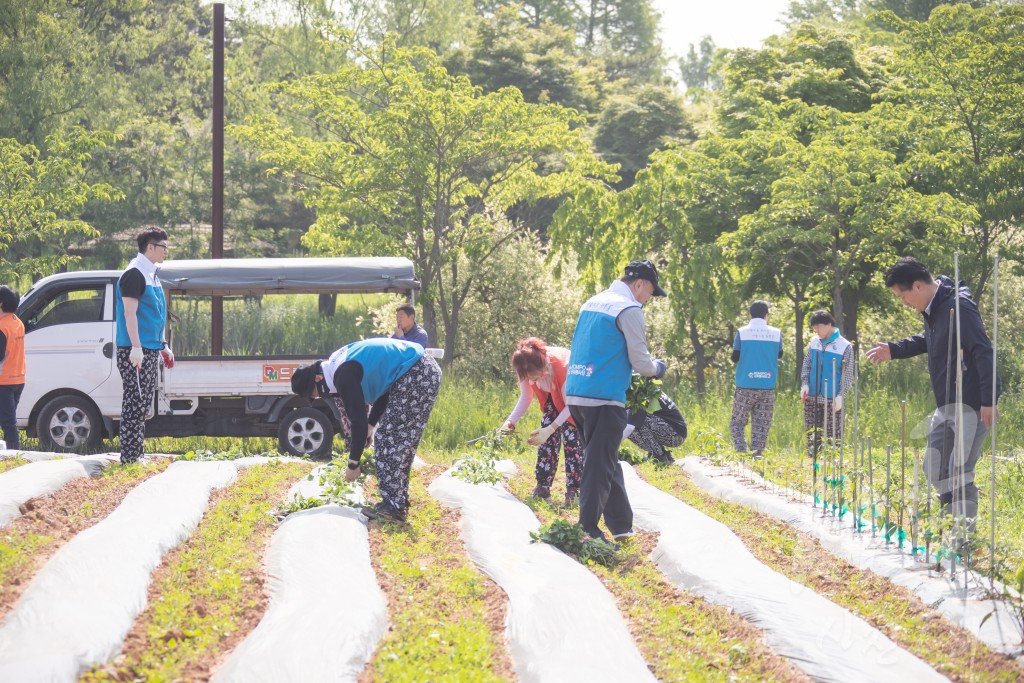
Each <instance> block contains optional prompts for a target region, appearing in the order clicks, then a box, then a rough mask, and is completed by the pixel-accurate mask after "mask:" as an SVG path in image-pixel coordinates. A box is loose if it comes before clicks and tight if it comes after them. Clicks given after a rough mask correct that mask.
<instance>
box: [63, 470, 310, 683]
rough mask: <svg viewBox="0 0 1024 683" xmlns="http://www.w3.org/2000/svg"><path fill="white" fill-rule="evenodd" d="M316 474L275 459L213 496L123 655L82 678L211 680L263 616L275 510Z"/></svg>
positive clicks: (155, 583) (157, 584) (154, 590)
mask: <svg viewBox="0 0 1024 683" xmlns="http://www.w3.org/2000/svg"><path fill="white" fill-rule="evenodd" d="M309 468H310V465H309V464H307V463H296V462H283V461H271V462H269V463H267V464H265V465H258V466H254V467H251V468H249V469H247V470H244V471H242V472H240V474H239V477H238V479H237V480H236V481H235V483H233V484H232V485H231V486H229V487H228V488H226V489H221V490H219V491H216V492H214V494H213V495H212V497H211V502H210V507H209V509H208V510H207V513H206V515H205V516H204V517H203V520H202V522H201V523H200V524H199V526H198V527H196V529H195V530H194V531H193V533H192V534H191V535H190V536H189V538H188V540H187V541H185V543H183V544H182V545H181V546H179V547H178V548H177V549H175V550H174V551H172V552H171V553H169V554H168V555H167V556H165V557H164V562H163V564H162V566H161V567H160V568H159V569H157V571H156V572H155V573H154V574H153V580H152V583H151V584H150V588H149V597H148V600H147V602H148V606H147V607H146V609H145V610H144V611H143V612H142V613H141V614H140V615H139V616H138V618H137V619H136V620H135V624H134V625H133V627H132V630H131V631H130V632H129V634H128V636H127V638H126V639H125V643H124V646H123V649H122V654H121V656H120V657H118V658H117V660H116V662H115V663H113V664H109V665H107V666H102V667H97V668H96V669H93V670H92V671H90V672H87V673H86V674H85V675H84V676H83V678H82V680H83V681H88V682H91V683H95V682H96V681H124V680H146V681H172V680H200V679H201V680H206V679H207V678H208V677H209V673H210V670H211V668H212V667H213V666H214V665H215V664H216V662H217V659H218V657H220V656H221V655H222V653H224V652H226V651H227V650H229V649H230V648H231V647H233V646H234V645H236V644H237V643H238V642H241V640H242V638H244V637H245V635H247V634H248V632H249V631H251V630H252V629H253V628H254V627H255V626H256V624H257V623H259V620H260V618H261V617H262V616H263V612H264V610H265V609H266V595H265V591H264V590H263V584H264V581H265V580H266V579H265V575H264V569H263V551H264V549H265V547H266V544H267V541H268V539H269V538H270V535H271V534H272V533H273V531H274V528H275V524H274V521H275V520H274V518H273V516H272V515H271V514H270V512H271V510H273V509H274V507H275V506H276V505H277V504H278V503H279V502H280V501H281V499H282V498H284V496H285V495H286V493H287V491H288V489H289V488H290V487H291V486H292V484H293V483H294V482H295V481H296V480H298V479H300V478H301V477H303V476H305V475H306V474H307V473H308V472H309Z"/></svg>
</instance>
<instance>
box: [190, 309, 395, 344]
mask: <svg viewBox="0 0 1024 683" xmlns="http://www.w3.org/2000/svg"><path fill="white" fill-rule="evenodd" d="M394 298H396V297H394V296H392V295H387V294H339V295H338V298H337V307H336V309H335V314H334V315H333V316H331V317H325V316H321V315H320V313H319V309H318V304H317V301H318V297H317V295H316V294H274V295H267V296H264V297H262V298H260V299H257V298H253V297H230V298H227V299H225V301H224V353H225V355H274V354H317V353H320V354H324V357H326V356H327V355H329V354H330V353H331V352H332V351H334V350H335V349H336V348H338V347H340V346H342V345H344V344H348V343H349V342H353V341H356V340H358V339H363V338H365V337H371V336H374V331H373V324H372V320H370V316H369V314H368V313H367V311H369V310H370V309H373V308H376V307H378V306H380V305H381V304H383V303H385V302H387V301H389V300H393V299H394ZM173 306H174V311H173V312H174V314H175V316H176V317H177V320H175V321H174V322H173V324H172V325H171V334H172V341H173V347H174V352H175V354H177V355H179V356H182V357H185V356H195V355H207V354H209V353H210V338H211V331H210V320H211V318H210V299H209V298H208V297H175V299H174V302H173Z"/></svg>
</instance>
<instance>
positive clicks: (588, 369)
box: [566, 363, 594, 377]
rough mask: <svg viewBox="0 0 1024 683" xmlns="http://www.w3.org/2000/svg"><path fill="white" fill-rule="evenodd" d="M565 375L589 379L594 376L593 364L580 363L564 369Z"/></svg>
mask: <svg viewBox="0 0 1024 683" xmlns="http://www.w3.org/2000/svg"><path fill="white" fill-rule="evenodd" d="M566 373H567V374H570V375H576V376H578V377H590V376H591V375H593V374H594V364H593V363H590V364H589V365H583V364H582V363H575V364H573V365H570V366H569V367H568V369H566Z"/></svg>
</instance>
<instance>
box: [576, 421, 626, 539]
mask: <svg viewBox="0 0 1024 683" xmlns="http://www.w3.org/2000/svg"><path fill="white" fill-rule="evenodd" d="M569 413H570V414H571V415H572V419H573V421H574V422H575V423H576V429H577V430H579V433H580V438H581V439H582V440H583V480H582V482H581V485H580V525H581V526H582V527H583V531H585V532H586V533H587V534H588V535H589V536H591V537H592V538H604V534H603V533H601V530H600V529H599V528H598V526H597V523H598V522H599V521H600V520H601V517H602V516H604V523H605V525H606V526H607V527H608V531H610V532H612V535H613V536H615V535H618V534H623V533H626V532H627V531H630V530H631V529H632V528H633V508H632V507H630V505H629V497H628V496H627V495H626V481H625V479H623V476H622V467H621V466H620V465H619V444H621V443H622V430H623V429H625V427H626V409H625V408H620V407H619V406H614V405H603V406H569Z"/></svg>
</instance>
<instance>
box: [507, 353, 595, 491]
mask: <svg viewBox="0 0 1024 683" xmlns="http://www.w3.org/2000/svg"><path fill="white" fill-rule="evenodd" d="M568 365H569V349H563V348H562V347H560V346H548V345H547V344H546V343H544V340H543V339H539V338H537V337H530V338H529V339H520V340H519V341H518V342H517V343H516V350H515V351H513V352H512V369H513V370H515V371H516V375H517V376H518V377H519V402H518V403H516V407H515V408H514V409H513V410H512V414H511V415H509V416H508V419H507V420H505V424H504V425H503V429H505V430H507V431H514V430H515V428H516V423H517V422H519V420H520V419H522V417H523V415H525V414H526V410H527V408H529V407H530V401H531V400H532V398H533V397H534V396H536V397H537V402H538V403H540V407H541V411H542V412H543V413H544V416H543V417H542V418H541V422H540V429H537V430H534V431H533V432H531V433H530V438H529V439H527V440H526V442H527V443H528V444H530V445H531V446H537V468H536V475H537V488H535V489H534V490H533V495H535V496H537V497H538V498H550V497H551V484H552V483H553V482H554V480H555V473H556V472H557V471H558V447H559V445H561V446H562V448H563V450H564V451H565V504H566V505H571V504H572V502H573V501H575V500H576V499H577V498H579V492H580V478H581V476H582V475H583V444H582V443H581V442H580V437H579V432H577V431H576V425H575V423H573V421H572V418H571V417H569V408H568V406H566V405H565V373H566V367H568Z"/></svg>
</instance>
